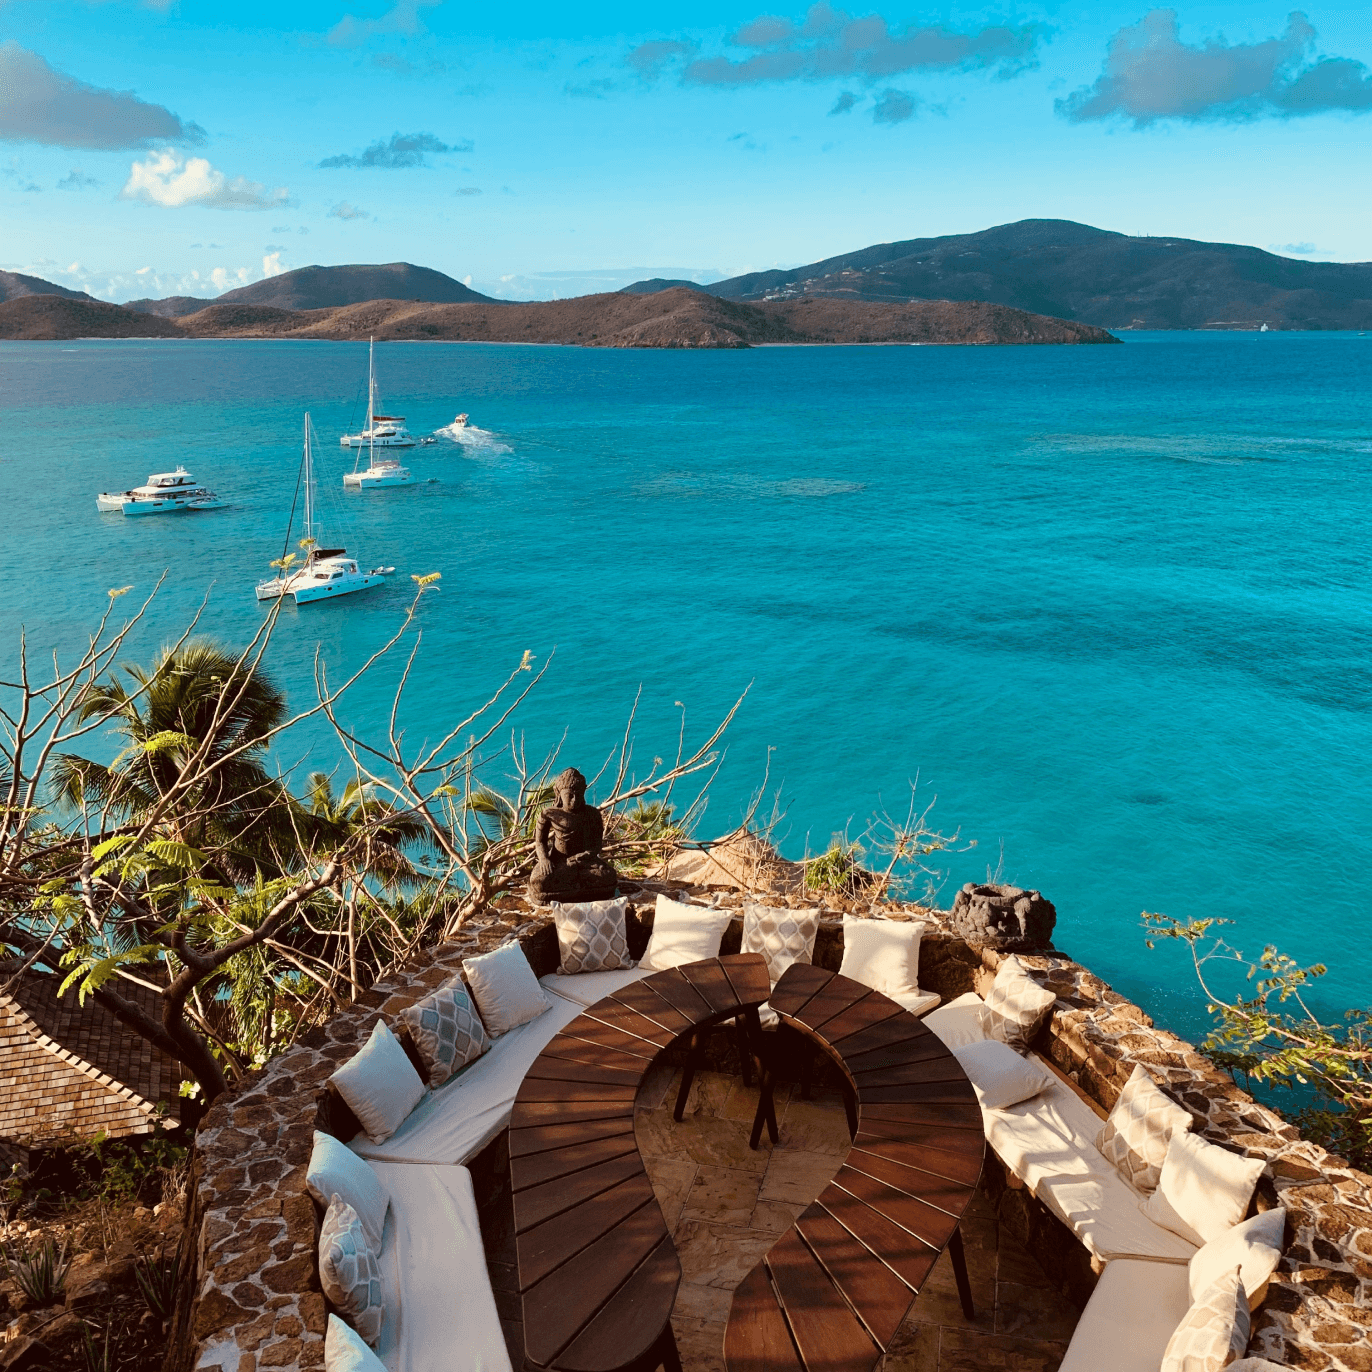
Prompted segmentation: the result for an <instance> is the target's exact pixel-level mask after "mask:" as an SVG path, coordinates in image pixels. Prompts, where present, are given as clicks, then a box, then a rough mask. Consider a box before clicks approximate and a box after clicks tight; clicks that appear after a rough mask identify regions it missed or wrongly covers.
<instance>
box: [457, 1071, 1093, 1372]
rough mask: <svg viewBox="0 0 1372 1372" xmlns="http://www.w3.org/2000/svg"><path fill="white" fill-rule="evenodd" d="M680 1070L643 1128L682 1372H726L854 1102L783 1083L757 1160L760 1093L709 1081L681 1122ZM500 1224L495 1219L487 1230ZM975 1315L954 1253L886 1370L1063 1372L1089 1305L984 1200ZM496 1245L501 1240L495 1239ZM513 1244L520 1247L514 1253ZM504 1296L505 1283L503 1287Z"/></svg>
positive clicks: (512, 1331) (497, 1257)
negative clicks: (758, 1273) (1061, 1291)
mask: <svg viewBox="0 0 1372 1372" xmlns="http://www.w3.org/2000/svg"><path fill="white" fill-rule="evenodd" d="M679 1082H680V1069H679V1068H674V1067H672V1066H670V1065H665V1064H660V1065H659V1066H658V1067H657V1068H655V1069H654V1070H653V1072H652V1073H650V1074H649V1076H648V1078H647V1079H646V1080H645V1081H644V1084H643V1088H642V1090H641V1091H640V1092H639V1097H638V1110H637V1114H636V1116H635V1129H636V1133H637V1137H638V1146H639V1152H640V1153H641V1155H642V1157H643V1159H644V1162H645V1164H646V1165H647V1169H648V1175H649V1177H650V1178H651V1179H652V1183H653V1189H654V1190H655V1191H656V1193H657V1198H658V1203H659V1204H660V1205H661V1207H662V1212H663V1215H664V1217H665V1218H666V1221H667V1226H668V1228H669V1229H670V1230H671V1231H672V1237H673V1240H674V1241H675V1243H676V1249H677V1253H678V1255H679V1256H680V1259H681V1271H682V1283H681V1290H680V1293H679V1294H678V1296H677V1302H676V1307H675V1309H674V1310H673V1312H672V1327H673V1329H674V1331H675V1333H676V1340H677V1346H678V1348H679V1350H680V1352H681V1361H682V1367H683V1372H724V1358H723V1352H722V1350H723V1343H724V1325H725V1321H726V1320H727V1319H728V1315H729V1303H730V1301H731V1299H732V1297H733V1290H734V1287H735V1286H737V1285H738V1283H739V1282H740V1281H742V1279H743V1278H744V1277H745V1276H746V1275H747V1273H748V1272H749V1271H750V1270H751V1269H752V1268H753V1267H754V1266H756V1264H757V1262H758V1260H759V1259H760V1258H761V1257H762V1255H763V1254H764V1253H765V1252H767V1250H768V1249H769V1248H770V1247H771V1246H772V1244H773V1243H775V1242H776V1240H777V1239H778V1238H779V1237H780V1235H781V1234H783V1233H784V1232H785V1231H786V1230H787V1229H789V1228H790V1227H791V1225H792V1223H793V1222H794V1221H795V1218H796V1216H797V1215H799V1214H800V1212H801V1211H802V1210H804V1209H805V1208H806V1206H807V1205H809V1204H810V1202H811V1201H813V1200H814V1198H815V1197H816V1196H817V1195H818V1194H819V1192H820V1191H822V1190H823V1189H824V1187H825V1186H826V1185H827V1184H828V1182H829V1180H830V1179H831V1178H832V1177H833V1175H834V1173H835V1172H836V1171H838V1168H839V1165H840V1163H841V1162H842V1160H843V1158H844V1156H845V1155H846V1153H847V1152H848V1148H849V1138H848V1129H847V1124H846V1122H845V1118H844V1111H843V1101H842V1098H841V1097H840V1096H839V1095H838V1093H837V1092H832V1091H825V1090H821V1089H819V1088H818V1087H817V1088H816V1089H815V1091H814V1093H813V1098H812V1099H811V1100H802V1099H800V1096H799V1093H798V1092H797V1094H796V1095H795V1097H794V1098H792V1096H791V1091H790V1087H789V1086H788V1085H787V1084H785V1083H780V1084H779V1085H778V1087H777V1096H776V1108H777V1124H778V1130H779V1134H780V1138H779V1140H778V1142H777V1145H776V1147H775V1148H773V1147H771V1145H770V1143H769V1141H768V1139H767V1137H766V1135H765V1134H764V1135H763V1140H762V1146H761V1147H760V1148H759V1149H758V1150H757V1151H756V1152H753V1151H751V1150H750V1149H749V1147H748V1131H749V1128H750V1127H751V1125H752V1120H753V1111H754V1109H755V1107H756V1104H757V1090H756V1088H754V1087H746V1086H744V1085H743V1082H742V1080H741V1079H740V1078H738V1077H736V1076H730V1075H727V1074H724V1073H720V1072H701V1073H699V1074H698V1075H697V1076H696V1079H695V1081H694V1083H693V1084H692V1087H691V1093H690V1096H689V1097H688V1099H687V1103H686V1110H685V1113H684V1116H683V1119H682V1122H681V1123H680V1124H677V1123H675V1122H674V1121H673V1119H672V1106H673V1104H674V1103H675V1100H676V1092H677V1088H678V1084H679ZM487 1221H488V1217H487V1216H485V1215H483V1226H484V1225H486V1224H487ZM494 1228H496V1229H498V1230H501V1231H505V1232H504V1233H501V1234H500V1235H499V1236H497V1235H496V1234H494V1233H491V1234H488V1236H487V1240H488V1249H489V1253H488V1256H489V1258H490V1262H491V1273H492V1280H493V1284H494V1285H495V1287H496V1298H497V1302H498V1303H499V1304H500V1306H501V1315H502V1318H503V1319H504V1320H505V1321H506V1322H507V1339H508V1340H509V1342H510V1344H511V1352H512V1354H514V1353H516V1351H517V1352H518V1354H519V1355H520V1356H516V1357H514V1358H513V1361H514V1364H515V1367H516V1368H518V1367H519V1366H520V1361H521V1357H522V1352H523V1348H522V1343H523V1340H522V1338H521V1337H520V1334H519V1329H518V1325H517V1323H516V1322H517V1321H518V1318H519V1314H518V1297H517V1296H515V1295H514V1289H513V1286H512V1284H510V1283H509V1282H507V1281H506V1280H504V1279H503V1278H505V1277H509V1278H512V1277H513V1268H512V1266H510V1264H512V1263H513V1258H514V1254H513V1237H512V1235H508V1237H507V1234H508V1226H507V1223H500V1222H498V1221H495V1222H494ZM962 1233H963V1242H964V1245H965V1248H966V1253H967V1268H968V1274H969V1276H970V1278H971V1283H972V1299H973V1303H974V1305H975V1307H976V1318H975V1319H974V1320H968V1319H967V1318H966V1317H965V1316H964V1315H963V1313H962V1307H961V1305H960V1303H959V1301H958V1296H957V1288H956V1286H955V1285H954V1281H953V1272H952V1265H951V1263H950V1261H949V1258H948V1255H947V1254H946V1253H945V1254H944V1255H943V1257H942V1258H941V1259H940V1260H939V1262H938V1264H937V1265H936V1266H935V1268H934V1270H933V1272H932V1274H931V1275H930V1278H929V1281H928V1282H927V1283H926V1285H925V1287H924V1289H923V1290H922V1291H921V1292H920V1294H919V1297H918V1299H917V1300H916V1301H915V1303H914V1306H913V1307H912V1309H911V1311H910V1314H909V1316H908V1317H907V1318H906V1321H905V1324H904V1325H903V1326H902V1328H901V1330H900V1332H899V1334H898V1335H897V1336H896V1339H895V1342H894V1343H893V1345H892V1348H891V1351H890V1353H889V1354H888V1355H887V1357H886V1360H885V1364H884V1369H883V1372H1000V1369H1006V1370H1007V1372H1009V1370H1010V1369H1013V1372H1056V1368H1057V1366H1058V1364H1059V1363H1060V1362H1061V1360H1062V1358H1063V1355H1064V1354H1065V1353H1066V1351H1067V1343H1068V1340H1069V1339H1070V1338H1071V1337H1072V1330H1073V1329H1074V1328H1075V1326H1076V1322H1077V1314H1078V1312H1077V1310H1076V1309H1075V1308H1074V1307H1073V1306H1072V1305H1070V1304H1069V1303H1068V1302H1067V1301H1066V1300H1064V1299H1063V1297H1061V1296H1060V1295H1058V1294H1057V1292H1055V1291H1053V1290H1052V1289H1051V1288H1050V1287H1049V1285H1048V1283H1047V1281H1046V1279H1045V1278H1044V1276H1043V1273H1042V1271H1041V1270H1040V1269H1039V1267H1038V1264H1037V1263H1036V1262H1035V1261H1034V1259H1033V1258H1032V1257H1030V1255H1029V1254H1028V1253H1027V1252H1026V1251H1025V1250H1024V1249H1023V1247H1021V1246H1020V1245H1019V1244H1018V1243H1017V1242H1016V1241H1015V1240H1014V1239H1012V1238H1011V1237H1010V1236H1009V1235H1006V1234H1002V1233H1000V1232H999V1229H998V1226H997V1224H996V1219H995V1212H994V1210H993V1208H992V1206H991V1204H990V1202H989V1201H988V1200H987V1199H986V1197H985V1196H983V1195H982V1194H980V1193H978V1195H977V1196H976V1197H975V1198H974V1200H973V1201H972V1204H971V1206H970V1208H969V1210H968V1212H967V1214H966V1215H965V1216H964V1217H963V1221H962ZM493 1239H494V1240H495V1241H494V1242H492V1240H493ZM506 1248H508V1249H509V1252H508V1253H507V1252H505V1251H504V1250H505V1249H506ZM502 1288H504V1289H503V1290H502Z"/></svg>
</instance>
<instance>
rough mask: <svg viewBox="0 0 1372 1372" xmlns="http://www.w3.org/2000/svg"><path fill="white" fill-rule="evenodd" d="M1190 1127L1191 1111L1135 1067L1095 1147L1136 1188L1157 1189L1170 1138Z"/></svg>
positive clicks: (1142, 1070) (1144, 1189)
mask: <svg viewBox="0 0 1372 1372" xmlns="http://www.w3.org/2000/svg"><path fill="white" fill-rule="evenodd" d="M1190 1128H1191V1116H1190V1114H1189V1112H1187V1111H1186V1110H1183V1109H1182V1108H1181V1106H1180V1105H1178V1104H1177V1103H1176V1102H1175V1101H1173V1100H1170V1099H1169V1098H1168V1097H1167V1096H1165V1095H1163V1093H1162V1092H1161V1091H1160V1090H1158V1088H1157V1086H1155V1085H1154V1083H1153V1078H1152V1077H1150V1076H1149V1075H1148V1073H1147V1072H1146V1071H1144V1069H1143V1068H1142V1067H1135V1068H1134V1075H1133V1076H1132V1077H1130V1078H1129V1080H1128V1082H1127V1083H1126V1084H1125V1087H1124V1090H1123V1091H1121V1092H1120V1096H1119V1099H1118V1100H1117V1101H1116V1102H1115V1108H1114V1109H1113V1110H1112V1111H1111V1112H1110V1118H1109V1119H1107V1120H1106V1121H1105V1127H1104V1128H1103V1129H1102V1130H1101V1131H1100V1134H1099V1136H1098V1137H1097V1139H1096V1147H1097V1148H1098V1149H1099V1150H1100V1155H1101V1157H1103V1158H1104V1159H1105V1160H1106V1161H1107V1162H1110V1163H1113V1164H1114V1167H1115V1171H1117V1172H1118V1173H1119V1174H1120V1176H1122V1177H1123V1178H1124V1179H1125V1181H1127V1182H1128V1183H1129V1184H1130V1185H1131V1186H1132V1187H1133V1188H1134V1189H1135V1190H1136V1191H1145V1192H1146V1191H1156V1190H1157V1187H1158V1178H1159V1177H1161V1176H1162V1165H1163V1163H1164V1162H1165V1161H1166V1160H1167V1141H1168V1139H1170V1138H1171V1137H1172V1135H1173V1134H1184V1133H1186V1131H1187V1130H1188V1129H1190Z"/></svg>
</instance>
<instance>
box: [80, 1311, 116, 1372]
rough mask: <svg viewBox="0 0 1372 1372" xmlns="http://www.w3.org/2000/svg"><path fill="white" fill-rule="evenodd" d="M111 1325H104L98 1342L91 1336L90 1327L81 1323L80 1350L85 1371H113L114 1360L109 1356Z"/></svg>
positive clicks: (83, 1322)
mask: <svg viewBox="0 0 1372 1372" xmlns="http://www.w3.org/2000/svg"><path fill="white" fill-rule="evenodd" d="M111 1328H112V1326H111V1325H110V1324H108V1323H107V1324H106V1325H105V1337H104V1339H103V1341H102V1342H101V1343H99V1344H97V1343H96V1342H95V1340H94V1339H93V1338H92V1337H91V1327H90V1325H88V1324H86V1323H85V1321H82V1323H81V1351H82V1353H83V1354H84V1355H85V1359H86V1372H114V1362H113V1361H112V1359H111V1357H110V1353H111V1349H110V1333H111Z"/></svg>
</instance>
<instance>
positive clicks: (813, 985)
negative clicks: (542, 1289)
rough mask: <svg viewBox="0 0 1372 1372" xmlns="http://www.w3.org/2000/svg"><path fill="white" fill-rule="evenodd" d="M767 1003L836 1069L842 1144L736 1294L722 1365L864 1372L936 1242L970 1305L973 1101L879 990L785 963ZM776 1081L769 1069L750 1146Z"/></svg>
mask: <svg viewBox="0 0 1372 1372" xmlns="http://www.w3.org/2000/svg"><path fill="white" fill-rule="evenodd" d="M771 1005H772V1008H773V1009H774V1010H775V1011H776V1012H777V1013H778V1015H780V1017H781V1019H782V1022H783V1023H784V1024H786V1025H789V1026H791V1027H792V1028H794V1029H796V1030H797V1031H798V1032H800V1033H801V1034H803V1035H804V1036H805V1037H806V1038H808V1039H809V1040H811V1041H812V1042H814V1043H815V1044H817V1045H818V1046H819V1047H820V1048H821V1049H823V1050H824V1051H825V1052H826V1053H828V1055H829V1056H830V1057H831V1058H832V1059H833V1060H834V1062H835V1063H836V1064H837V1065H838V1067H839V1068H840V1069H841V1070H842V1072H843V1074H844V1077H845V1079H846V1081H847V1083H848V1087H849V1092H850V1104H849V1116H848V1118H849V1128H850V1130H851V1132H852V1134H853V1147H852V1149H851V1151H850V1152H849V1153H848V1156H847V1158H846V1159H845V1160H844V1163H843V1166H842V1167H841V1168H839V1171H838V1173H837V1175H836V1176H835V1177H834V1179H833V1181H832V1182H831V1183H830V1184H829V1185H828V1186H827V1187H826V1188H825V1189H824V1191H823V1192H821V1193H820V1196H819V1198H818V1199H817V1200H816V1201H815V1202H814V1204H812V1205H811V1206H810V1208H809V1209H808V1210H806V1211H805V1213H804V1214H803V1215H801V1217H800V1218H799V1219H798V1220H797V1221H796V1223H795V1225H794V1227H793V1228H791V1229H790V1230H788V1231H787V1233H785V1234H784V1235H783V1236H782V1237H781V1238H780V1239H779V1240H778V1241H777V1242H776V1244H775V1245H774V1246H773V1247H772V1249H771V1250H770V1252H768V1253H767V1255H766V1256H765V1257H764V1258H763V1260H762V1261H761V1262H760V1263H759V1264H758V1265H757V1266H756V1267H755V1268H754V1269H753V1270H752V1271H751V1272H750V1273H749V1274H748V1275H747V1276H746V1277H745V1278H744V1279H743V1281H742V1282H741V1283H740V1285H739V1286H738V1288H737V1290H736V1291H735V1292H734V1299H733V1304H732V1305H731V1307H730V1309H729V1322H728V1325H727V1327H726V1330H725V1335H724V1360H725V1363H726V1365H727V1367H728V1369H729V1372H820V1369H823V1370H824V1372H869V1369H871V1368H874V1367H875V1366H876V1365H877V1363H878V1361H879V1360H880V1359H881V1358H882V1356H883V1354H884V1353H885V1352H886V1350H887V1348H888V1346H889V1345H890V1342H891V1340H892V1339H893V1338H894V1336H895V1333H896V1330H897V1329H899V1328H900V1325H901V1322H902V1320H904V1318H905V1316H906V1315H907V1314H908V1313H909V1310H910V1307H911V1305H912V1304H913V1303H914V1301H915V1298H916V1297H917V1296H918V1295H919V1291H920V1287H921V1286H922V1285H923V1284H924V1282H925V1280H926V1279H927V1278H928V1276H929V1272H930V1270H931V1269H932V1268H933V1266H934V1263H935V1262H937V1260H938V1257H939V1255H940V1253H942V1251H943V1250H944V1248H945V1247H946V1248H948V1249H949V1253H950V1255H951V1257H952V1259H953V1267H954V1272H955V1274H956V1276H957V1280H958V1294H959V1295H960V1297H961V1298H962V1303H963V1308H964V1309H965V1310H966V1311H967V1314H968V1315H969V1317H970V1315H971V1313H972V1311H971V1290H970V1287H969V1285H968V1282H967V1272H966V1264H965V1262H964V1261H963V1256H962V1239H961V1235H960V1234H959V1233H958V1221H959V1220H960V1218H961V1216H962V1213H963V1211H964V1210H965V1209H966V1207H967V1204H968V1202H969V1201H970V1200H971V1199H972V1195H973V1193H974V1192H975V1190H976V1187H977V1182H978V1181H979V1180H980V1177H981V1168H982V1161H983V1159H984V1157H985V1154H986V1139H985V1135H984V1134H983V1132H982V1119H981V1108H980V1106H978V1104H977V1099H976V1094H975V1092H974V1091H973V1090H972V1086H971V1083H970V1082H969V1081H968V1080H967V1077H966V1074H965V1073H964V1072H963V1070H962V1068H961V1066H960V1065H959V1064H958V1061H957V1059H956V1058H955V1057H954V1056H953V1054H952V1053H951V1052H950V1051H949V1050H948V1049H947V1048H946V1047H945V1046H944V1044H943V1042H942V1040H940V1039H939V1038H938V1036H937V1035H935V1034H934V1033H933V1032H932V1031H931V1030H930V1029H928V1028H926V1027H925V1026H924V1025H923V1024H921V1023H920V1022H919V1020H917V1019H916V1018H915V1017H914V1015H912V1014H910V1013H909V1011H907V1010H903V1009H902V1008H901V1007H900V1006H899V1005H897V1004H896V1003H895V1002H894V1001H892V1000H888V999H887V998H886V997H885V996H883V995H881V994H880V993H879V992H876V991H873V990H871V989H869V988H868V987H866V986H863V985H860V984H859V983H858V982H855V981H851V980H849V979H848V978H847V977H840V976H836V975H835V974H834V973H832V972H826V971H824V970H822V969H821V968H818V967H811V966H805V965H801V964H796V965H794V966H792V967H790V968H788V969H787V970H786V972H785V973H783V975H782V976H781V979H780V980H779V981H778V982H777V986H776V990H775V991H773V993H772V996H771ZM773 1083H774V1072H773V1071H772V1070H771V1069H770V1068H769V1070H768V1071H767V1072H766V1073H765V1075H764V1080H763V1086H762V1094H761V1099H760V1100H759V1102H758V1117H757V1119H756V1120H755V1121H754V1125H753V1139H754V1142H756V1139H757V1137H758V1134H759V1132H760V1130H761V1127H762V1121H763V1117H764V1114H765V1113H766V1111H767V1109H768V1107H769V1105H770V1098H771V1092H772V1088H773Z"/></svg>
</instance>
